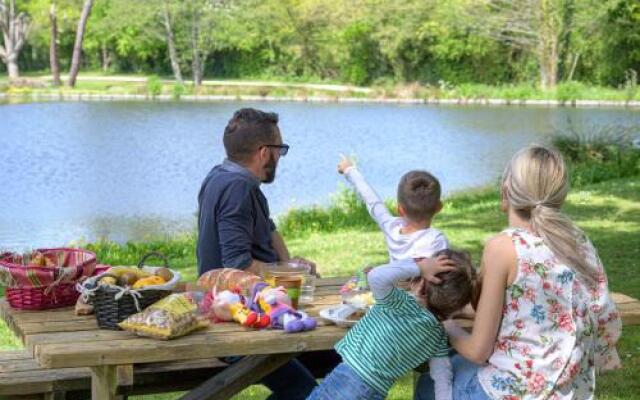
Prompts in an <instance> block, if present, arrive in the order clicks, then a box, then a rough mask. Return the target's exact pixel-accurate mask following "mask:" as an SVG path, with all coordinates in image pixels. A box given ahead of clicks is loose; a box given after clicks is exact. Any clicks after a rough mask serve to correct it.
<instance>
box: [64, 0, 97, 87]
mask: <svg viewBox="0 0 640 400" xmlns="http://www.w3.org/2000/svg"><path fill="white" fill-rule="evenodd" d="M91 7H93V0H85V2H84V6H83V7H82V14H80V21H78V30H77V31H76V42H75V44H74V45H73V56H72V57H71V69H70V70H69V86H70V87H74V86H75V85H76V78H77V77H78V71H80V58H81V56H82V41H83V40H84V32H85V30H86V29H87V21H88V20H89V14H91Z"/></svg>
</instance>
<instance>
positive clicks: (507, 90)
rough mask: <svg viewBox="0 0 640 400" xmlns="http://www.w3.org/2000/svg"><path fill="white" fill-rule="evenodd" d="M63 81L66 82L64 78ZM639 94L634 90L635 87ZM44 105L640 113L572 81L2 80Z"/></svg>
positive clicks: (9, 96) (6, 89)
mask: <svg viewBox="0 0 640 400" xmlns="http://www.w3.org/2000/svg"><path fill="white" fill-rule="evenodd" d="M62 80H63V82H64V81H65V80H66V77H65V76H63V77H62ZM634 89H635V88H634ZM40 101H164V102H166V101H188V102H218V101H268V102H313V103H372V104H430V105H462V106H467V105H471V106H509V105H510V106H534V107H585V108H587V107H591V108H594V107H611V108H640V88H638V89H637V90H634V91H625V90H624V89H614V88H606V87H595V86H588V85H585V84H582V83H579V82H567V83H563V84H560V85H559V86H558V87H556V88H554V89H549V90H542V89H539V88H535V87H532V86H528V85H525V84H522V85H504V86H488V85H480V84H469V85H461V86H459V87H447V88H440V87H436V86H428V85H421V84H418V83H408V84H395V85H388V86H372V87H361V86H353V85H345V84H338V83H313V82H289V81H284V82H283V81H269V80H204V81H203V82H202V85H201V86H200V87H197V88H196V87H194V86H193V83H192V82H191V81H184V82H183V84H179V83H176V81H174V80H172V79H163V78H160V77H157V76H150V77H146V76H137V75H104V74H102V75H101V74H85V75H82V76H79V77H78V83H77V86H76V87H75V88H69V87H64V86H61V87H54V86H52V85H51V77H50V76H48V75H41V76H28V77H25V78H21V79H20V80H18V81H17V82H14V83H13V84H10V83H9V81H8V80H7V79H6V78H4V77H0V102H2V103H9V104H11V103H24V102H40Z"/></svg>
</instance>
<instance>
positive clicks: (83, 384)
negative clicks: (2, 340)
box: [0, 351, 227, 400]
mask: <svg viewBox="0 0 640 400" xmlns="http://www.w3.org/2000/svg"><path fill="white" fill-rule="evenodd" d="M226 366H227V364H225V363H224V362H222V361H220V360H218V359H217V358H214V359H202V360H192V361H181V362H164V363H150V364H140V365H134V366H133V368H132V369H129V370H127V368H121V369H119V370H118V394H119V395H121V396H123V398H124V397H126V396H129V395H140V394H154V393H166V392H175V391H181V390H189V389H192V388H194V387H197V386H198V385H200V384H202V383H203V382H205V381H207V380H208V379H209V378H211V377H212V376H214V375H216V374H218V373H220V372H221V371H223V370H224V369H225V367H226ZM90 397H91V373H90V371H89V368H60V369H43V368H41V367H40V366H39V365H38V362H37V361H36V360H35V359H34V358H33V356H32V355H30V354H28V353H27V352H26V351H5V352H0V399H16V400H18V399H20V400H30V399H45V400H48V399H51V400H53V399H55V400H58V399H87V398H90Z"/></svg>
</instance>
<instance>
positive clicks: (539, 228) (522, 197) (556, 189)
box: [503, 146, 598, 283]
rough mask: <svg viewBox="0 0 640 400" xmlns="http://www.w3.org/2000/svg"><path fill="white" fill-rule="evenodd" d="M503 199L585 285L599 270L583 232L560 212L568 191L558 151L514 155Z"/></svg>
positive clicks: (537, 150)
mask: <svg viewBox="0 0 640 400" xmlns="http://www.w3.org/2000/svg"><path fill="white" fill-rule="evenodd" d="M503 191H504V193H503V196H504V197H505V198H506V199H507V200H508V202H509V205H510V206H511V207H512V208H513V209H514V210H515V212H517V213H518V214H520V215H521V216H522V217H523V218H525V219H528V220H529V221H530V224H531V229H532V230H533V231H534V233H535V234H537V235H538V236H540V237H541V238H542V240H543V241H544V243H545V244H546V245H547V246H548V247H549V249H551V251H552V252H553V253H554V254H555V255H556V257H558V259H560V260H561V261H562V262H564V263H566V264H567V265H569V266H571V267H573V268H574V269H575V271H576V272H577V273H578V274H580V275H581V276H582V277H583V278H584V279H585V280H587V282H590V283H594V282H596V281H597V274H598V269H597V265H595V264H594V263H593V262H592V260H591V257H588V255H587V254H586V251H587V250H586V237H585V234H584V232H582V230H581V229H580V228H578V227H577V226H576V224H575V223H573V221H572V220H571V219H570V218H569V217H568V216H566V215H565V214H564V213H563V212H562V211H561V210H560V208H561V207H562V204H563V203H564V200H565V198H566V196H567V193H568V191H569V182H568V176H567V170H566V166H565V164H564V161H563V159H562V156H561V155H560V153H558V151H556V150H554V149H550V148H547V147H543V146H530V147H527V148H525V149H523V150H520V151H519V152H518V153H516V154H515V155H514V156H513V158H512V159H511V161H510V162H509V164H508V165H507V168H506V169H505V173H504V175H503Z"/></svg>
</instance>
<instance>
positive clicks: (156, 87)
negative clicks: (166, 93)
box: [147, 75, 162, 97]
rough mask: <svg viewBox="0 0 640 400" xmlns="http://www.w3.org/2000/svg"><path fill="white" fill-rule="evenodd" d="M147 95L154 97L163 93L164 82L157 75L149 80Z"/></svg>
mask: <svg viewBox="0 0 640 400" xmlns="http://www.w3.org/2000/svg"><path fill="white" fill-rule="evenodd" d="M147 93H148V94H149V95H151V96H152V97H155V96H158V95H159V94H161V93H162V81H161V80H160V78H159V77H158V76H157V75H152V76H150V77H149V78H147Z"/></svg>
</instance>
